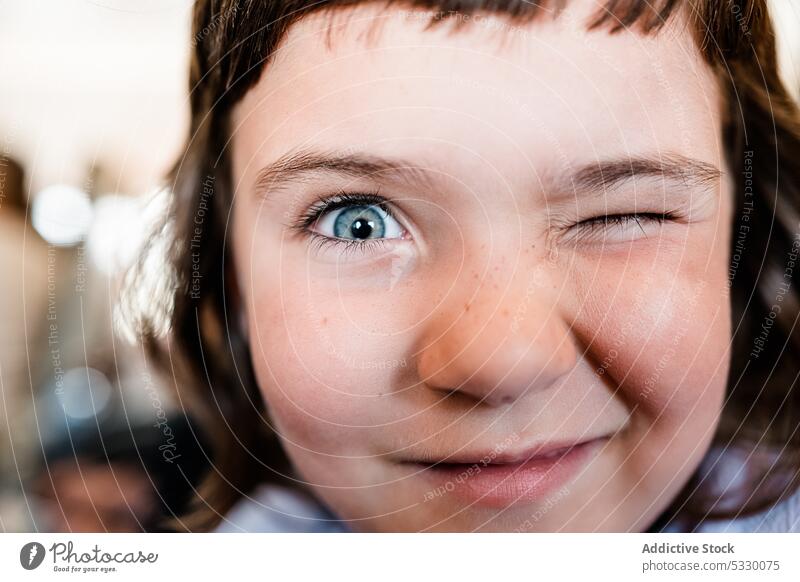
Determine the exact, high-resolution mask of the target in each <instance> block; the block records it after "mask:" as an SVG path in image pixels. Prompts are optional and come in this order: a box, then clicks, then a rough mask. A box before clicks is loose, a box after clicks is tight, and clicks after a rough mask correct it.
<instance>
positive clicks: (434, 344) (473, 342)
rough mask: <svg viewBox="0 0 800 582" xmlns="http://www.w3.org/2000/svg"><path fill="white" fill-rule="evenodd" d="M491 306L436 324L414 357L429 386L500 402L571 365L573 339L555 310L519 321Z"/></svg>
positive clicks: (542, 385) (557, 375)
mask: <svg viewBox="0 0 800 582" xmlns="http://www.w3.org/2000/svg"><path fill="white" fill-rule="evenodd" d="M494 311H496V310H491V312H486V311H481V310H479V309H472V310H470V311H469V312H467V313H462V314H460V316H459V317H456V318H455V319H451V320H450V321H447V320H443V321H442V322H440V323H439V325H438V326H435V327H436V329H437V330H438V331H439V334H438V336H436V337H434V338H432V339H431V340H430V342H429V344H428V345H427V346H425V347H424V348H423V349H422V351H421V352H420V354H419V357H418V361H417V370H418V373H419V375H420V378H421V379H422V381H423V382H424V383H425V384H426V385H427V386H428V387H429V388H430V389H433V390H437V391H443V392H447V393H460V394H462V395H464V396H468V397H470V398H472V399H474V400H477V401H479V402H481V403H484V404H488V405H492V406H502V405H507V404H511V403H513V402H515V401H516V400H518V399H519V398H521V397H523V396H524V395H525V394H529V393H531V392H533V391H539V390H542V389H544V388H546V387H548V386H551V385H552V384H553V383H554V382H555V381H556V380H558V379H559V378H560V377H562V376H563V375H564V374H566V373H567V372H568V371H569V370H570V369H571V368H572V367H573V366H574V364H575V361H576V359H577V355H576V350H575V345H574V344H573V342H572V341H571V339H570V337H569V332H568V329H567V327H566V325H565V324H564V322H563V321H562V320H561V319H560V318H559V317H558V315H557V314H556V313H555V311H554V310H552V309H551V310H549V311H550V312H549V313H544V314H542V317H540V318H539V319H536V318H535V316H533V315H531V316H529V317H526V318H525V320H524V321H516V320H514V319H513V318H511V317H507V316H503V315H500V316H498V315H497V314H496V313H494ZM445 323H446V324H447V325H446V327H442V326H443V324H445Z"/></svg>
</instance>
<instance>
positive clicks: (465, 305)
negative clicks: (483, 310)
mask: <svg viewBox="0 0 800 582" xmlns="http://www.w3.org/2000/svg"><path fill="white" fill-rule="evenodd" d="M469 307H470V305H469V303H465V304H464V311H469Z"/></svg>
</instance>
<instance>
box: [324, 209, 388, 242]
mask: <svg viewBox="0 0 800 582" xmlns="http://www.w3.org/2000/svg"><path fill="white" fill-rule="evenodd" d="M313 230H314V232H316V233H317V234H320V235H322V236H325V237H328V238H332V239H342V240H351V241H362V240H369V239H386V238H401V237H402V236H403V227H402V226H401V225H400V224H399V223H398V222H397V220H396V219H395V218H394V217H393V216H392V215H391V214H389V213H388V212H387V211H386V210H384V209H383V208H381V207H379V206H375V205H364V204H356V205H349V206H344V207H341V208H337V209H334V210H330V211H327V212H323V213H322V214H321V215H320V217H319V218H318V219H317V221H316V223H315V225H314V228H313Z"/></svg>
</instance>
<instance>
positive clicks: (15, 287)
mask: <svg viewBox="0 0 800 582" xmlns="http://www.w3.org/2000/svg"><path fill="white" fill-rule="evenodd" d="M772 6H773V16H774V17H775V22H776V26H777V28H778V31H779V42H780V65H781V67H782V70H783V72H784V74H785V76H786V80H787V84H788V85H789V87H790V88H791V89H792V90H793V91H795V95H796V96H798V94H800V1H798V0H774V1H773V2H772ZM191 7H192V1H191V0H58V1H50V2H46V1H40V0H0V396H1V398H0V531H5V532H12V531H57V532H58V531H64V532H66V531H73V532H79V531H161V530H163V529H165V528H167V527H168V526H167V525H166V524H167V523H168V520H169V519H170V518H171V517H174V515H175V514H180V512H182V511H183V510H184V509H185V507H186V504H187V503H188V502H189V501H190V500H191V499H192V498H193V493H194V487H195V486H196V485H197V481H198V476H199V475H200V473H201V472H202V470H203V469H204V467H205V466H206V458H205V456H204V454H203V449H202V446H201V444H202V437H201V435H200V434H199V432H198V431H197V428H196V426H195V425H194V424H193V423H192V420H191V419H190V418H188V417H187V416H186V414H185V412H184V411H183V410H182V409H181V407H180V406H177V405H176V403H174V402H171V400H170V397H169V390H168V387H167V386H165V385H164V384H163V383H162V382H163V380H160V379H159V378H158V376H157V374H156V373H155V371H154V370H152V369H151V367H150V364H149V363H148V360H147V358H146V356H145V354H144V353H143V351H142V350H141V348H140V347H137V346H136V345H132V344H131V343H129V342H127V341H125V340H123V339H120V338H119V337H118V334H115V327H114V302H115V297H116V295H117V291H118V289H119V285H120V276H121V275H122V273H123V272H124V271H125V269H126V268H127V267H128V266H130V264H131V263H132V261H133V260H134V259H135V258H136V256H137V253H138V250H139V248H140V246H141V244H142V242H143V238H144V237H145V236H146V234H147V225H148V224H149V223H150V222H151V221H153V220H154V219H156V218H158V217H159V216H160V215H161V214H163V211H164V204H165V201H166V197H167V196H168V194H167V193H166V192H165V191H164V189H163V179H164V175H165V173H166V171H167V170H168V168H169V166H170V165H171V162H172V161H173V159H174V158H175V157H176V156H177V155H178V151H179V149H180V146H181V143H182V141H183V138H184V135H185V132H186V128H187V125H188V110H187V107H188V104H187V100H186V99H187V92H186V85H187V81H186V79H187V67H188V58H189V50H190V47H191V45H192V43H193V40H194V39H192V38H191V33H190V18H191ZM173 525H174V524H173Z"/></svg>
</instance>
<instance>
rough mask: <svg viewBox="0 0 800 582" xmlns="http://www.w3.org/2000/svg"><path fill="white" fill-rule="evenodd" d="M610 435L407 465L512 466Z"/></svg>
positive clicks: (435, 459) (460, 453)
mask: <svg viewBox="0 0 800 582" xmlns="http://www.w3.org/2000/svg"><path fill="white" fill-rule="evenodd" d="M609 438H611V437H610V435H603V436H597V437H589V438H584V439H581V440H571V441H549V442H545V443H539V444H536V445H532V446H529V447H526V448H524V449H516V450H500V451H498V450H496V449H488V450H484V451H477V452H461V451H459V452H457V453H453V454H451V455H441V456H435V455H430V456H428V457H426V458H421V459H408V460H407V461H406V462H407V463H414V464H422V465H429V466H433V465H468V464H482V465H513V464H521V463H525V462H528V461H533V460H536V459H539V458H544V457H547V456H550V455H553V456H557V455H562V454H565V453H567V452H568V451H569V450H570V449H573V448H575V447H577V446H580V445H586V444H589V443H593V442H595V441H597V442H599V441H604V440H608V439H609Z"/></svg>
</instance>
